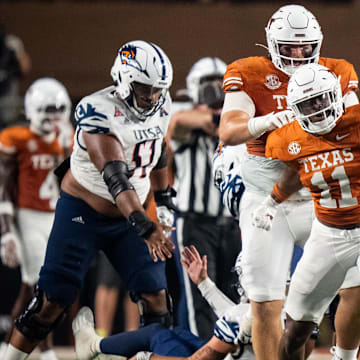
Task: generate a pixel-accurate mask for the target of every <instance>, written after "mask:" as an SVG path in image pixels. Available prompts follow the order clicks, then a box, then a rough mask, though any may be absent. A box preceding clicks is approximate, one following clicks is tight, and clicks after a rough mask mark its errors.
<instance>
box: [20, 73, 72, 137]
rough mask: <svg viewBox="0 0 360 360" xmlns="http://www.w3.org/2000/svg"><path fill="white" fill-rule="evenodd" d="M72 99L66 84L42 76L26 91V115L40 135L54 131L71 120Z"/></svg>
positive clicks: (32, 127) (31, 125)
mask: <svg viewBox="0 0 360 360" xmlns="http://www.w3.org/2000/svg"><path fill="white" fill-rule="evenodd" d="M70 112H71V100H70V97H69V94H68V92H67V90H66V88H65V87H64V85H63V84H62V83H61V82H59V81H58V80H56V79H53V78H41V79H38V80H36V81H35V82H34V83H32V84H31V85H30V87H29V88H28V90H27V91H26V93H25V116H26V118H27V119H28V120H30V128H31V129H32V130H33V131H34V132H35V133H37V134H38V135H48V134H50V133H53V132H54V131H55V130H56V129H57V126H58V125H61V123H63V122H69V121H70Z"/></svg>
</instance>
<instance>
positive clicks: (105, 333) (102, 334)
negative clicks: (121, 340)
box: [96, 328, 109, 338]
mask: <svg viewBox="0 0 360 360" xmlns="http://www.w3.org/2000/svg"><path fill="white" fill-rule="evenodd" d="M96 332H97V333H98V335H100V336H101V337H103V338H106V337H107V336H109V334H108V332H107V331H106V330H105V329H102V328H97V329H96Z"/></svg>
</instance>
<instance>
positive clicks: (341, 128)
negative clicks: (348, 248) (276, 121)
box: [266, 105, 360, 226]
mask: <svg viewBox="0 0 360 360" xmlns="http://www.w3.org/2000/svg"><path fill="white" fill-rule="evenodd" d="M266 156H267V157H271V158H276V159H280V160H282V161H285V162H287V163H288V165H290V166H292V167H295V168H296V169H297V170H298V173H299V176H300V179H301V182H302V184H303V185H304V186H305V187H307V188H308V190H309V191H310V192H311V195H312V198H313V200H314V204H315V213H316V216H317V218H318V219H319V220H320V221H323V222H324V223H326V224H332V225H343V226H344V225H351V224H356V223H360V105H355V106H351V107H349V108H348V109H347V110H346V112H345V114H344V115H343V116H342V117H341V118H340V119H339V120H338V123H337V125H336V126H335V128H334V129H333V130H332V131H331V132H330V133H329V134H326V135H322V136H313V135H310V134H308V133H306V132H305V131H304V130H303V129H302V128H301V127H300V125H299V123H298V122H297V121H294V122H292V123H291V124H288V125H286V126H284V127H282V128H280V129H277V130H274V131H272V132H271V133H270V135H269V136H268V138H267V142H266Z"/></svg>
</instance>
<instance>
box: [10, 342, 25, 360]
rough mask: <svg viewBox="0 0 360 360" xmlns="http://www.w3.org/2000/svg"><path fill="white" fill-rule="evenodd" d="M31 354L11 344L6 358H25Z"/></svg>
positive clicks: (16, 359)
mask: <svg viewBox="0 0 360 360" xmlns="http://www.w3.org/2000/svg"><path fill="white" fill-rule="evenodd" d="M28 356H29V354H27V353H24V352H22V351H20V350H18V349H16V348H15V347H13V346H12V345H11V344H9V346H8V348H7V351H6V353H5V358H4V360H25V359H26V358H27V357H28Z"/></svg>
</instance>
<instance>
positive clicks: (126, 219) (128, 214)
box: [5, 41, 173, 360]
mask: <svg viewBox="0 0 360 360" xmlns="http://www.w3.org/2000/svg"><path fill="white" fill-rule="evenodd" d="M111 75H112V78H113V80H114V86H111V87H108V88H105V89H103V90H100V91H98V92H96V93H94V94H92V95H90V96H87V97H85V98H84V99H82V100H81V102H80V103H79V104H78V106H77V108H76V120H77V128H76V133H75V140H74V142H75V144H74V150H73V153H72V155H71V159H70V165H71V166H70V169H66V171H64V166H63V168H62V169H61V170H62V172H63V173H65V172H66V174H65V176H64V178H63V180H62V183H61V190H62V192H61V194H60V198H59V200H58V203H57V206H56V211H55V220H54V224H53V228H52V231H51V234H50V238H49V242H48V246H47V251H46V258H45V261H44V265H43V267H42V268H41V271H40V279H39V283H38V287H37V290H36V292H35V294H34V298H33V300H32V302H31V303H30V305H29V307H28V308H27V310H26V311H25V312H24V313H23V314H22V315H21V316H20V317H18V318H17V320H16V322H15V327H16V328H15V330H14V332H13V335H12V337H11V340H10V345H9V347H8V351H7V353H6V356H5V359H6V360H23V359H25V358H26V357H27V356H28V354H29V353H31V351H32V350H33V349H34V347H35V346H36V344H37V343H38V342H39V341H41V340H42V339H44V338H45V337H46V336H47V334H48V333H49V332H50V331H51V330H52V329H54V328H55V327H56V325H57V324H58V323H59V322H60V321H61V320H62V318H63V317H64V314H65V312H66V309H67V308H68V307H69V306H70V305H71V304H72V303H73V302H74V300H75V298H76V296H77V294H78V293H79V290H80V288H81V286H82V283H83V279H84V276H85V274H86V272H87V270H88V268H89V265H90V263H91V261H92V260H93V258H94V257H95V255H96V253H97V252H98V250H102V251H103V252H104V253H105V254H106V255H107V257H108V258H109V260H110V262H111V263H112V265H113V266H114V268H115V269H116V270H117V271H118V272H119V274H120V275H121V277H122V279H123V281H124V284H126V286H127V288H128V289H129V290H130V291H131V294H132V298H133V300H134V301H136V302H138V304H139V308H140V311H141V314H142V321H143V324H144V325H146V324H149V323H152V322H159V323H162V324H163V325H165V326H167V325H169V324H170V322H171V319H170V312H169V311H168V308H167V303H168V301H167V296H166V279H165V259H166V257H171V256H172V254H171V250H172V249H173V245H172V243H171V241H170V239H169V237H168V236H165V234H166V235H168V232H169V231H170V230H171V228H170V227H169V226H166V225H164V224H157V223H154V222H152V221H151V220H150V219H149V218H148V217H147V216H146V214H145V211H144V208H143V205H142V204H143V203H144V201H145V199H146V197H147V195H148V192H149V189H150V185H151V187H152V189H153V190H154V195H155V200H156V202H157V206H158V207H157V215H158V218H159V220H160V223H161V222H164V221H167V224H172V213H171V211H170V208H171V207H172V202H171V189H170V187H169V185H168V180H167V170H166V155H165V154H166V153H165V143H164V136H165V134H166V131H167V128H168V123H169V116H168V115H169V114H170V105H171V99H170V96H169V94H168V89H169V87H170V85H171V83H172V75H173V72H172V66H171V63H170V61H169V59H168V58H167V56H166V54H165V53H164V52H163V51H162V50H161V49H160V48H159V47H158V46H156V45H154V44H152V43H147V42H144V41H132V42H129V43H127V44H125V45H124V46H122V47H121V48H120V50H119V52H118V55H117V57H116V60H115V63H114V65H113V67H112V70H111ZM63 165H65V164H63ZM59 172H61V171H59ZM159 260H160V261H159Z"/></svg>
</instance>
